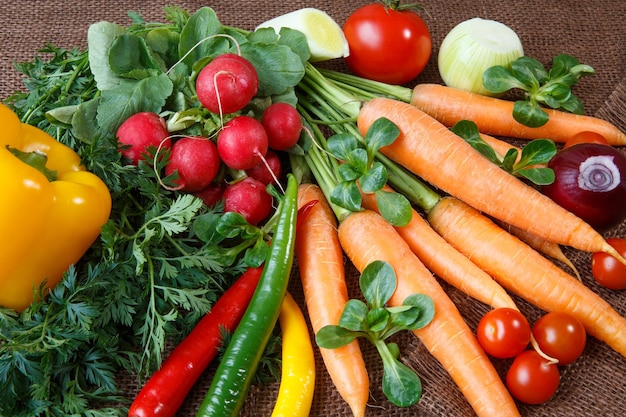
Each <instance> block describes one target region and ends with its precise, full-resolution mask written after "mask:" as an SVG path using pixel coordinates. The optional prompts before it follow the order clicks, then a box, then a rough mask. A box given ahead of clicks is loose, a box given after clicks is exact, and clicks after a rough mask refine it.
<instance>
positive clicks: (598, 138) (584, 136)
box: [563, 131, 609, 148]
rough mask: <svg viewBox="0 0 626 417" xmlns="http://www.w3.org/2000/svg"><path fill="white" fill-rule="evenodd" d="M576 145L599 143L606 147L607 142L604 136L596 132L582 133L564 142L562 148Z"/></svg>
mask: <svg viewBox="0 0 626 417" xmlns="http://www.w3.org/2000/svg"><path fill="white" fill-rule="evenodd" d="M578 143H599V144H602V145H608V144H609V141H608V140H606V138H605V137H604V136H602V135H601V134H599V133H596V132H590V131H584V132H578V133H576V134H575V135H574V136H572V137H571V138H569V139H568V140H566V141H565V143H564V144H563V147H564V148H567V147H569V146H573V145H576V144H578Z"/></svg>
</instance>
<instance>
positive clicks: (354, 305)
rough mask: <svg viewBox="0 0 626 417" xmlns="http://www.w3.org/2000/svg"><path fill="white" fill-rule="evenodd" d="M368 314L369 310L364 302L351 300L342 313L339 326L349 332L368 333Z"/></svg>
mask: <svg viewBox="0 0 626 417" xmlns="http://www.w3.org/2000/svg"><path fill="white" fill-rule="evenodd" d="M367 313H368V308H367V305H366V304H365V303H364V302H363V301H361V300H356V299H350V300H348V302H347V303H346V305H345V307H344V309H343V312H342V313H341V317H340V318H339V325H340V326H341V327H343V328H345V329H348V330H353V331H367V330H368V327H367V324H368V323H367V320H366V318H367Z"/></svg>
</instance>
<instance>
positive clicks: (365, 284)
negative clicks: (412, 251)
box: [359, 261, 397, 308]
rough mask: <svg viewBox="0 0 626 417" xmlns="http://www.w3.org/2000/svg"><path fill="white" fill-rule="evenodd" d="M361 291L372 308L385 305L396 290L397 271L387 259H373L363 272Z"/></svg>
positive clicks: (360, 283) (360, 281) (360, 282)
mask: <svg viewBox="0 0 626 417" xmlns="http://www.w3.org/2000/svg"><path fill="white" fill-rule="evenodd" d="M359 285H360V287H361V292H362V293H363V296H364V297H365V299H366V300H367V302H368V303H369V304H370V306H372V308H378V307H383V306H384V305H385V304H386V303H387V301H389V299H390V298H391V296H392V295H393V293H394V291H395V290H396V285H397V281H396V272H395V271H394V269H393V267H392V266H391V265H390V264H389V263H388V262H385V261H373V262H371V263H370V264H368V265H367V266H366V267H365V268H364V269H363V272H362V273H361V278H360V280H359Z"/></svg>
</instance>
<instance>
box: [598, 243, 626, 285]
mask: <svg viewBox="0 0 626 417" xmlns="http://www.w3.org/2000/svg"><path fill="white" fill-rule="evenodd" d="M606 241H607V242H608V243H609V244H610V245H611V246H613V247H614V248H615V249H617V251H618V252H619V253H620V255H622V256H624V257H626V239H620V238H617V237H613V238H609V239H607V240H606ZM591 272H592V274H593V277H594V278H595V280H596V281H597V282H598V283H599V284H600V285H603V286H605V287H607V288H610V289H612V290H624V289H626V265H624V264H622V263H620V262H619V261H618V260H617V259H615V258H614V257H612V256H611V255H607V254H606V253H604V252H597V253H594V254H593V255H591Z"/></svg>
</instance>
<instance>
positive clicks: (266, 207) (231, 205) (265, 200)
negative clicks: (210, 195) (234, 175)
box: [223, 177, 272, 225]
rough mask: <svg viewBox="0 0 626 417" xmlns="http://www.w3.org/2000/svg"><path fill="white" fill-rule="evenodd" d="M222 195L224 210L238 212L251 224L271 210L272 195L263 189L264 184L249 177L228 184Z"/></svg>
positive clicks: (261, 218) (268, 213) (267, 214)
mask: <svg viewBox="0 0 626 417" xmlns="http://www.w3.org/2000/svg"><path fill="white" fill-rule="evenodd" d="M223 197H224V211H225V212H236V213H239V214H241V215H242V216H243V217H244V218H245V219H246V220H247V221H248V223H250V224H252V225H256V224H258V223H259V222H261V221H262V220H265V219H266V218H267V217H268V216H269V215H270V213H271V212H272V196H271V195H269V194H268V193H267V191H266V190H265V184H263V183H262V182H260V181H257V180H255V179H254V178H251V177H246V178H244V179H242V180H240V181H237V182H235V183H232V184H230V185H228V186H227V187H226V189H225V190H224V194H223Z"/></svg>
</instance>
